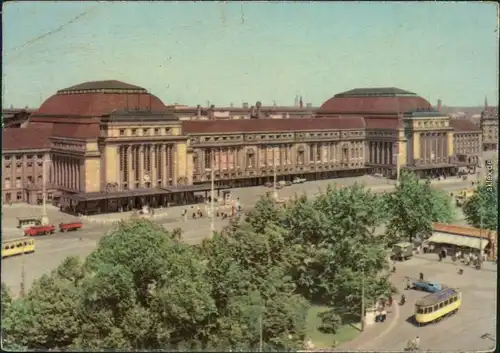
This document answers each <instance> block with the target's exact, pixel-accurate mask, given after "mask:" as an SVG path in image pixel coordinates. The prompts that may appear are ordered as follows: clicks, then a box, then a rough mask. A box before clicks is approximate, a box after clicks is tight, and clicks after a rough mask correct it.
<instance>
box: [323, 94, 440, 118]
mask: <svg viewBox="0 0 500 353" xmlns="http://www.w3.org/2000/svg"><path fill="white" fill-rule="evenodd" d="M418 109H421V110H422V109H427V110H430V109H432V106H431V105H430V103H429V102H427V101H426V100H425V99H423V98H421V97H419V96H412V95H410V96H399V95H396V96H390V95H385V96H384V95H380V96H378V95H374V96H369V95H366V96H349V97H344V96H334V97H332V98H330V99H329V100H327V101H326V102H325V103H323V105H322V106H321V107H320V108H319V109H318V111H317V114H318V115H322V114H357V115H365V114H400V113H406V112H413V111H416V110H418Z"/></svg>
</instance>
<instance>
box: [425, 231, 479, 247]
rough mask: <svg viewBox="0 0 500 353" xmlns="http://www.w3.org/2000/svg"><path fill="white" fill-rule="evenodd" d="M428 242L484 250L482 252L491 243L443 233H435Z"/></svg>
mask: <svg viewBox="0 0 500 353" xmlns="http://www.w3.org/2000/svg"><path fill="white" fill-rule="evenodd" d="M428 241H429V242H430V243H438V244H452V245H457V246H463V247H467V248H472V249H479V248H482V249H481V250H484V248H485V247H486V245H488V243H489V240H488V239H484V238H483V240H482V241H481V239H480V238H476V237H467V236H463V235H457V234H449V233H441V232H433V233H432V236H431V237H430V238H429V239H428Z"/></svg>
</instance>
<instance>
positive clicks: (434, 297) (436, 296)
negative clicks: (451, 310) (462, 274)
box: [416, 288, 459, 306]
mask: <svg viewBox="0 0 500 353" xmlns="http://www.w3.org/2000/svg"><path fill="white" fill-rule="evenodd" d="M458 293H459V292H458V291H457V290H456V289H454V288H446V289H443V290H441V291H439V292H437V293H432V294H429V295H427V296H425V297H423V298H422V299H420V300H417V303H416V304H417V305H418V306H430V305H434V304H436V303H439V302H441V301H443V300H446V299H448V298H450V297H452V296H454V295H457V294H458Z"/></svg>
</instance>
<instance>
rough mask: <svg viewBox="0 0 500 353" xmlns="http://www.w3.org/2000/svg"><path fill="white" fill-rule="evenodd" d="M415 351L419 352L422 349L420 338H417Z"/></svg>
mask: <svg viewBox="0 0 500 353" xmlns="http://www.w3.org/2000/svg"><path fill="white" fill-rule="evenodd" d="M415 349H416V350H419V349H420V337H418V336H417V337H415Z"/></svg>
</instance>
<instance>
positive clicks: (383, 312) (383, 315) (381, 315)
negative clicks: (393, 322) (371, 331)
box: [380, 309, 387, 322]
mask: <svg viewBox="0 0 500 353" xmlns="http://www.w3.org/2000/svg"><path fill="white" fill-rule="evenodd" d="M386 318H387V312H386V311H385V309H382V312H381V313H380V319H381V322H384V321H385V319H386Z"/></svg>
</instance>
